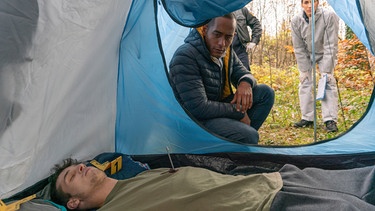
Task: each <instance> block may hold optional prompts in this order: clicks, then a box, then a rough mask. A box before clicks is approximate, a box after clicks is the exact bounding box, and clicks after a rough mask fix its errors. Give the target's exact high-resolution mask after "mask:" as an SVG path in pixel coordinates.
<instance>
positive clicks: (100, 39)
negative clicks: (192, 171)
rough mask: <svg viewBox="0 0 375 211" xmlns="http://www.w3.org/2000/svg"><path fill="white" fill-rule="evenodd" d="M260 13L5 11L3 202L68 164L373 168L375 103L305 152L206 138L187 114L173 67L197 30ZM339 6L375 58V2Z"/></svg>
mask: <svg viewBox="0 0 375 211" xmlns="http://www.w3.org/2000/svg"><path fill="white" fill-rule="evenodd" d="M249 1H250V0H248V1H233V0H223V1H220V2H217V1H213V0H205V1H200V0H199V1H193V0H191V1H183V0H154V1H151V0H148V1H144V0H128V1H123V0H106V1H92V0H80V1H68V0H55V1H48V0H28V1H22V0H2V1H0V46H1V47H0V181H1V183H0V198H2V199H3V198H7V197H10V196H12V195H14V194H15V193H18V192H20V191H22V190H24V189H25V188H27V187H29V186H31V185H33V184H34V183H36V182H38V181H40V180H42V179H44V178H46V177H47V176H48V175H49V171H50V168H51V167H52V166H53V165H54V164H55V163H59V162H60V161H61V160H62V159H64V158H66V157H69V156H73V157H74V158H77V159H88V158H92V157H94V156H95V155H97V154H99V153H101V152H105V151H112V152H113V151H116V152H121V153H125V154H129V155H134V156H138V158H140V159H144V160H147V161H151V158H152V159H153V160H154V161H155V160H156V161H157V160H158V159H154V158H162V159H165V155H166V153H167V151H166V149H167V148H168V149H169V152H170V153H172V154H174V155H175V156H174V158H176V159H177V158H179V155H180V156H184V155H217V156H223V157H228V156H229V157H231V158H234V159H237V160H238V161H245V160H246V161H247V162H249V161H258V162H263V161H267V162H275V161H278V162H281V163H282V162H291V163H296V164H299V165H300V166H304V165H316V166H326V167H329V168H334V167H338V168H341V167H343V168H344V167H345V166H347V167H353V166H361V165H369V164H370V163H372V164H373V163H374V159H375V158H374V157H375V156H374V155H375V141H374V140H375V132H374V130H373V126H372V125H374V122H375V118H374V117H373V116H374V115H373V113H374V110H375V109H374V108H373V107H374V104H373V98H374V96H372V98H371V101H370V103H369V106H368V109H367V111H366V115H364V116H363V118H362V119H360V120H359V121H358V122H357V123H356V124H355V125H354V126H353V127H352V128H350V130H349V131H348V132H346V133H345V134H344V135H342V136H340V137H338V138H335V139H332V140H326V141H323V142H319V143H318V144H311V145H307V146H298V147H276V146H269V147H267V146H251V145H243V144H238V143H233V142H231V141H229V140H225V139H223V138H222V137H218V136H216V135H214V134H211V133H210V132H208V131H206V130H205V129H204V128H202V127H200V125H198V124H197V123H196V122H195V121H194V120H193V119H192V118H191V117H190V116H189V114H188V113H187V112H186V111H185V110H184V109H183V108H182V107H181V106H180V105H179V104H178V102H177V100H176V99H175V97H174V95H173V91H172V89H171V87H170V85H169V81H168V77H167V73H168V62H169V60H170V59H171V56H172V54H173V52H174V50H175V49H176V48H177V47H178V46H179V45H180V44H181V43H182V41H183V39H184V37H185V36H186V34H187V33H188V31H189V28H190V27H194V26H198V25H202V24H204V23H205V21H206V20H208V19H210V18H212V17H215V16H218V15H222V14H225V13H228V12H230V11H234V10H236V9H239V8H241V7H243V6H245V5H246V4H247V3H248V2H249ZM329 3H330V4H331V5H332V7H333V8H334V10H335V11H336V12H337V14H338V15H339V16H340V17H341V18H342V19H343V20H344V21H345V22H346V23H347V24H348V25H349V26H350V27H351V28H352V29H353V31H354V32H355V33H356V34H357V35H358V37H359V38H360V40H361V41H362V42H363V43H364V44H365V45H366V47H367V48H368V49H369V50H371V52H374V46H375V44H374V43H375V40H374V36H375V29H374V26H373V25H371V24H370V23H372V22H373V20H374V18H375V17H374V15H373V14H371V13H370V12H369V11H370V10H371V9H373V8H374V5H375V4H374V3H375V2H374V1H371V0H367V1H364V0H357V1H350V0H330V1H329ZM202 11H204V12H202ZM180 158H181V157H180ZM162 159H160V161H161V162H163V161H162ZM183 159H186V157H185V158H181V160H183ZM196 162H198V161H196Z"/></svg>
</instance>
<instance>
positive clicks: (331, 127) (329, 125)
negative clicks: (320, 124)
mask: <svg viewBox="0 0 375 211" xmlns="http://www.w3.org/2000/svg"><path fill="white" fill-rule="evenodd" d="M325 125H326V130H327V132H337V131H338V129H337V125H336V122H335V121H333V120H329V121H326V122H325Z"/></svg>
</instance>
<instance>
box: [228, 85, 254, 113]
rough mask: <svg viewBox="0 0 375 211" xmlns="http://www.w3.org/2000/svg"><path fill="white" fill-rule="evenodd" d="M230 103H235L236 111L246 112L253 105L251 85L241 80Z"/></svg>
mask: <svg viewBox="0 0 375 211" xmlns="http://www.w3.org/2000/svg"><path fill="white" fill-rule="evenodd" d="M230 103H231V104H236V109H237V111H241V112H242V113H246V111H247V110H248V109H250V108H251V106H252V105H253V89H252V88H251V85H250V84H249V83H248V82H246V81H242V82H241V83H240V84H239V85H238V87H237V91H236V93H235V94H234V98H233V100H232V101H231V102H230Z"/></svg>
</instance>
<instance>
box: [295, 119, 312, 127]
mask: <svg viewBox="0 0 375 211" xmlns="http://www.w3.org/2000/svg"><path fill="white" fill-rule="evenodd" d="M313 123H314V122H313V121H307V120H304V119H301V121H299V122H296V123H294V124H293V126H294V127H310V126H312V125H313Z"/></svg>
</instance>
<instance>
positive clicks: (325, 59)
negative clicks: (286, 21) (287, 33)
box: [292, 0, 339, 132]
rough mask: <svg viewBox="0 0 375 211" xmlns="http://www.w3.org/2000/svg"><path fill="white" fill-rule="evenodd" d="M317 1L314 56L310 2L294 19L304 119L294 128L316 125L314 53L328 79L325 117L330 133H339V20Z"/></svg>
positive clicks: (304, 5)
mask: <svg viewBox="0 0 375 211" xmlns="http://www.w3.org/2000/svg"><path fill="white" fill-rule="evenodd" d="M318 5H319V0H315V1H314V8H315V34H314V35H315V40H314V46H315V52H312V42H311V14H312V3H311V0H301V6H302V12H301V13H300V14H298V15H296V16H295V17H294V18H293V19H292V41H293V47H294V53H295V56H296V60H297V65H298V70H299V72H300V76H299V80H300V84H299V101H300V108H301V112H302V119H301V120H300V121H299V122H296V123H294V127H308V126H312V125H313V120H314V99H313V95H312V94H311V92H312V87H313V83H314V82H313V80H312V79H313V78H312V68H313V67H312V53H315V59H316V63H317V64H318V66H319V71H320V73H321V77H326V78H327V83H326V86H325V96H324V98H323V99H322V101H321V102H322V117H323V121H324V123H325V126H326V130H327V131H328V132H337V131H338V129H337V124H336V123H337V113H338V112H337V111H338V92H337V86H336V79H335V78H334V76H333V73H334V68H335V65H336V59H337V58H336V56H337V45H338V29H339V19H338V17H337V16H336V14H335V13H334V12H332V11H329V10H326V9H324V8H322V7H320V6H318Z"/></svg>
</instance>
